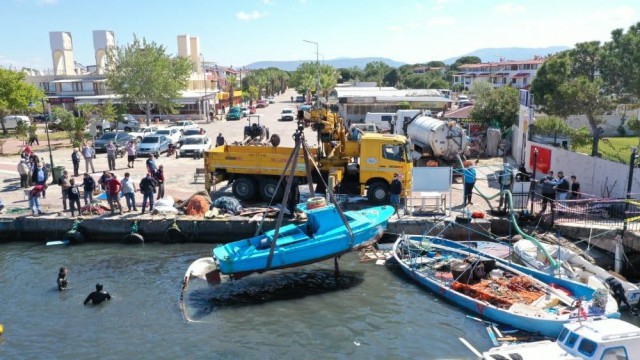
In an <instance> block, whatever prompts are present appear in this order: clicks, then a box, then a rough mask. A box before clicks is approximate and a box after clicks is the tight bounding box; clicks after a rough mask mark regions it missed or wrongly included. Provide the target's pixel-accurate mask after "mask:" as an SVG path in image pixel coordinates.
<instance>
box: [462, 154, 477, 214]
mask: <svg viewBox="0 0 640 360" xmlns="http://www.w3.org/2000/svg"><path fill="white" fill-rule="evenodd" d="M462 174H463V176H464V196H463V199H464V200H463V202H462V206H467V205H473V203H472V202H471V195H473V187H474V186H475V185H476V169H475V168H474V167H473V165H472V163H471V161H465V162H464V170H463V171H462Z"/></svg>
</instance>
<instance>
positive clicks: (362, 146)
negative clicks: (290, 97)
mask: <svg viewBox="0 0 640 360" xmlns="http://www.w3.org/2000/svg"><path fill="white" fill-rule="evenodd" d="M303 118H304V123H306V124H307V125H311V126H312V128H313V129H314V130H315V131H316V133H317V134H318V139H319V143H320V146H319V147H318V148H311V149H310V152H311V157H312V159H313V161H314V162H315V163H316V164H317V166H318V169H319V172H320V173H318V171H312V176H313V181H314V183H316V192H325V191H326V189H325V188H324V186H323V183H322V181H319V180H320V179H319V178H318V177H319V176H322V178H323V179H324V181H325V183H326V184H327V185H328V186H329V187H330V188H331V189H332V190H333V193H335V194H348V195H359V196H361V195H366V196H367V198H368V200H369V201H370V202H371V203H374V204H383V203H386V202H388V199H389V184H390V183H391V180H392V179H393V174H394V173H398V174H400V175H402V185H403V190H404V191H405V192H407V191H408V190H410V189H411V170H412V168H413V165H412V160H411V157H410V150H409V148H410V145H409V141H408V140H407V138H406V137H404V136H402V135H390V134H373V133H364V134H363V133H354V134H348V132H347V131H346V129H345V126H344V123H343V121H342V119H341V118H340V117H338V116H337V115H336V114H334V113H332V112H330V111H328V110H327V109H325V108H319V109H312V110H311V111H310V112H302V111H299V113H298V124H299V125H298V126H304V125H303ZM292 151H293V148H291V147H278V146H256V145H222V146H217V147H215V148H213V149H210V150H207V151H206V153H205V156H204V166H205V171H206V175H205V188H206V190H207V191H209V190H210V188H211V186H212V185H213V184H214V183H216V184H217V183H219V182H222V181H225V180H226V181H228V182H229V183H231V184H232V191H233V195H234V196H235V197H237V198H238V199H240V200H254V199H256V198H261V199H262V200H264V201H271V200H272V199H273V200H274V201H278V200H280V199H281V198H282V196H283V193H284V188H283V186H280V187H278V186H277V184H278V180H279V178H280V176H281V175H282V172H283V170H284V168H285V165H286V164H287V160H288V159H289V156H290V155H291V153H292ZM304 164H305V162H304V158H303V153H302V151H301V152H300V159H298V162H297V168H296V171H295V176H296V178H297V179H298V182H299V184H305V183H307V177H306V170H305V165H304Z"/></svg>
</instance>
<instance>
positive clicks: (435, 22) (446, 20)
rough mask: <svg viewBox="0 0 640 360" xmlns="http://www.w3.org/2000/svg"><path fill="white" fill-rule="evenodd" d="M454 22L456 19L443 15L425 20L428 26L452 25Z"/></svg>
mask: <svg viewBox="0 0 640 360" xmlns="http://www.w3.org/2000/svg"><path fill="white" fill-rule="evenodd" d="M455 24H456V19H455V18H453V17H451V16H443V17H439V18H433V19H429V20H427V25H429V26H452V25H455Z"/></svg>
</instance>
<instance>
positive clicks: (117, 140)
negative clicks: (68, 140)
mask: <svg viewBox="0 0 640 360" xmlns="http://www.w3.org/2000/svg"><path fill="white" fill-rule="evenodd" d="M110 141H112V142H113V143H114V144H115V145H116V147H118V148H122V149H124V147H125V146H126V145H127V144H128V143H129V141H131V136H129V134H128V133H126V132H123V131H112V132H108V133H106V134H103V135H102V136H100V138H99V139H98V140H96V141H95V142H94V143H93V148H94V149H95V150H96V152H106V151H107V144H108V143H109V142H110Z"/></svg>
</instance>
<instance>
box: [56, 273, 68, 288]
mask: <svg viewBox="0 0 640 360" xmlns="http://www.w3.org/2000/svg"><path fill="white" fill-rule="evenodd" d="M57 282H58V291H63V290H67V289H68V288H69V282H68V281H67V268H65V267H61V268H60V272H58V281H57Z"/></svg>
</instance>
